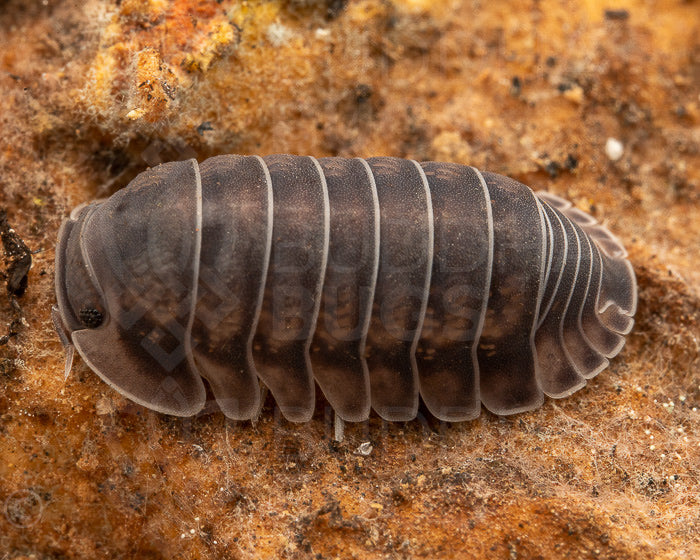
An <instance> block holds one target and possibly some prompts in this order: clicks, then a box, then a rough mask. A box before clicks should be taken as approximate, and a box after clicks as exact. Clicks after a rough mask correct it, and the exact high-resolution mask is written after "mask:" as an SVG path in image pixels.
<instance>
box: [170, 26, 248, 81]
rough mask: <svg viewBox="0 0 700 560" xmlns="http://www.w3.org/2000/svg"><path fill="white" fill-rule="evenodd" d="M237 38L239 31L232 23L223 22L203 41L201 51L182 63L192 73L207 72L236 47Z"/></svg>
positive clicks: (186, 58)
mask: <svg viewBox="0 0 700 560" xmlns="http://www.w3.org/2000/svg"><path fill="white" fill-rule="evenodd" d="M237 36H238V33H237V31H236V30H235V28H234V27H233V26H232V25H231V24H230V23H228V22H221V23H219V24H218V25H215V26H214V28H213V29H212V31H211V33H210V34H208V35H207V37H206V38H205V40H204V41H203V44H202V46H201V47H200V48H199V51H197V52H195V53H187V54H186V55H185V59H184V60H183V62H182V65H183V67H184V68H185V69H186V70H188V71H190V72H192V71H195V70H197V71H200V72H206V71H207V70H208V69H209V67H210V66H211V64H212V63H213V62H214V61H215V60H216V59H218V58H220V57H221V56H222V55H223V54H224V53H225V52H226V51H227V50H228V49H229V48H230V47H232V46H233V45H235V41H236V37H237Z"/></svg>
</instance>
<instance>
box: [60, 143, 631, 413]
mask: <svg viewBox="0 0 700 560" xmlns="http://www.w3.org/2000/svg"><path fill="white" fill-rule="evenodd" d="M625 257H626V252H625V250H624V248H623V246H622V245H621V244H620V242H619V241H618V240H617V239H616V238H615V237H614V236H613V235H612V234H611V233H610V232H609V231H608V230H607V229H606V228H604V227H603V226H601V225H599V224H598V223H597V222H596V221H595V220H594V219H593V218H592V217H590V216H589V215H588V214H586V213H584V212H582V211H580V210H577V209H575V208H573V207H572V206H571V205H570V204H569V203H568V202H566V201H564V200H562V199H560V198H557V197H555V196H553V195H550V194H548V193H544V192H540V193H537V195H535V194H534V193H533V192H532V191H531V190H530V189H529V188H528V187H526V186H524V185H522V184H521V183H518V182H517V181H515V180H513V179H509V178H507V177H503V176H500V175H496V174H493V173H487V172H480V171H478V170H476V169H474V168H472V167H468V166H464V165H457V164H451V163H437V162H423V163H417V162H415V161H413V160H402V159H397V158H388V157H377V158H370V159H359V158H358V159H343V158H323V159H315V158H313V157H302V156H292V155H273V156H267V157H264V158H261V157H258V156H235V155H227V156H218V157H213V158H210V159H207V160H206V161H204V162H202V163H201V164H197V162H196V161H195V160H189V161H181V162H175V163H168V164H164V165H159V166H158V167H155V168H153V169H150V170H147V171H145V172H144V173H142V174H140V175H139V176H138V177H136V178H135V179H134V180H133V181H132V182H131V183H130V184H129V186H128V187H126V188H124V189H122V190H120V191H119V192H117V193H116V194H114V195H113V196H111V197H110V198H108V199H106V200H103V201H97V202H94V203H91V204H88V205H84V206H81V207H78V208H76V209H75V210H74V211H73V212H72V214H71V216H70V218H69V219H67V220H66V221H65V222H64V223H63V225H62V227H61V230H60V232H59V239H58V247H57V254H56V295H57V299H58V307H57V308H54V321H55V323H56V325H57V329H58V330H59V334H60V335H61V337H62V339H63V340H64V342H65V343H67V344H68V345H74V347H75V348H76V349H77V350H78V352H79V353H80V355H81V356H82V358H83V359H84V360H85V362H86V363H87V364H88V365H89V366H90V367H91V368H92V369H93V370H94V371H95V372H96V373H97V374H98V375H99V376H100V377H101V378H102V379H104V381H106V382H107V383H108V384H109V385H111V386H112V387H114V388H115V389H116V390H118V391H119V392H121V393H122V394H123V395H125V396H126V397H128V398H130V399H132V400H134V401H136V402H137V403H140V404H142V405H144V406H147V407H149V408H151V409H154V410H157V411H160V412H164V413H168V414H174V415H178V416H189V415H193V414H196V413H197V412H198V411H200V410H201V409H202V408H203V406H204V404H205V401H206V389H205V384H204V383H203V382H202V378H204V379H206V381H207V383H208V385H209V387H210V390H211V392H212V393H213V395H214V397H215V399H216V401H217V403H218V405H219V407H220V408H221V410H222V411H223V413H224V414H225V415H226V416H228V417H230V418H233V419H239V420H242V419H250V418H252V417H254V416H255V415H256V414H257V411H258V410H259V407H260V381H261V382H262V383H263V384H264V385H265V386H267V387H268V388H269V390H270V391H271V392H272V394H273V396H274V398H275V400H276V402H277V404H278V405H279V407H280V409H281V411H282V413H283V414H284V416H285V417H286V418H288V419H289V420H293V421H307V420H309V419H310V417H311V415H312V413H313V409H314V404H315V396H314V388H315V383H318V385H319V387H320V388H321V390H322V391H323V393H324V395H325V397H326V398H327V400H328V401H329V403H330V404H331V406H332V407H333V409H334V410H335V411H336V413H337V415H338V416H339V417H340V418H341V419H343V420H347V421H361V420H364V419H366V418H367V417H368V415H369V412H370V407H371V408H373V409H374V410H375V411H376V412H377V413H378V414H379V415H380V416H381V417H383V418H385V419H387V420H410V419H412V418H414V417H415V416H416V413H417V409H418V404H419V395H420V397H422V399H423V401H424V402H425V405H426V406H427V408H428V409H429V410H430V411H431V413H432V414H434V415H435V416H436V417H437V418H439V419H441V420H447V421H459V420H467V419H471V418H475V417H476V416H478V415H479V413H480V409H481V404H482V403H483V404H484V406H485V407H486V408H487V409H488V410H490V411H492V412H494V413H497V414H512V413H516V412H520V411H525V410H530V409H533V408H536V407H538V406H540V405H541V404H542V402H543V395H544V394H546V395H549V396H552V397H562V396H565V395H569V394H571V393H573V392H574V391H576V390H577V389H579V388H580V387H582V386H583V385H585V383H586V380H587V379H589V378H591V377H593V376H594V375H596V374H598V373H599V372H600V371H602V370H603V369H604V368H605V367H606V366H607V364H608V359H609V358H611V357H613V356H615V355H616V354H617V353H618V352H619V351H620V349H621V348H622V346H623V345H624V337H623V336H622V335H624V334H626V333H628V332H629V331H630V329H631V328H632V325H633V319H632V317H633V315H634V312H635V309H636V304H637V289H636V281H635V276H634V272H633V270H632V267H631V265H630V263H629V262H628V261H627V260H626V258H625ZM70 350H72V348H70ZM69 362H70V359H69ZM69 367H70V363H68V365H67V368H69Z"/></svg>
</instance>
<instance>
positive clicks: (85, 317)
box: [78, 305, 104, 329]
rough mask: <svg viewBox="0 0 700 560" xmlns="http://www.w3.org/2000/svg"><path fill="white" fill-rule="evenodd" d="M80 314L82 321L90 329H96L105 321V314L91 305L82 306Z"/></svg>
mask: <svg viewBox="0 0 700 560" xmlns="http://www.w3.org/2000/svg"><path fill="white" fill-rule="evenodd" d="M78 315H79V317H80V322H81V323H82V324H83V325H85V326H86V327H87V328H88V329H96V328H97V327H99V326H100V325H101V324H102V322H103V321H104V316H103V315H102V313H101V312H100V310H99V309H95V308H94V307H92V306H90V305H86V306H84V307H82V308H81V309H80V313H79V314H78Z"/></svg>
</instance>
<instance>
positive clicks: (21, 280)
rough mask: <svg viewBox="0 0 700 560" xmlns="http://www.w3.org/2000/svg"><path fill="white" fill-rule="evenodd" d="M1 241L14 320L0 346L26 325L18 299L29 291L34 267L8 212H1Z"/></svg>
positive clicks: (3, 273) (0, 340) (0, 341)
mask: <svg viewBox="0 0 700 560" xmlns="http://www.w3.org/2000/svg"><path fill="white" fill-rule="evenodd" d="M0 239H2V247H3V251H4V256H5V271H4V272H2V273H0V274H2V277H3V278H4V280H5V285H6V287H7V295H8V299H9V303H10V307H11V309H12V319H11V321H10V322H9V325H8V329H7V334H5V335H3V336H0V345H3V344H7V342H8V341H9V340H10V338H12V337H13V336H16V335H17V334H19V329H20V327H21V325H23V324H24V318H23V314H22V308H21V307H20V306H19V302H18V301H17V298H19V297H21V296H22V295H23V294H24V292H25V290H26V289H27V274H28V273H29V269H30V268H31V266H32V253H31V251H30V250H29V247H27V245H26V244H25V243H24V241H22V238H21V237H20V236H19V235H17V233H16V232H15V230H14V229H12V228H11V227H10V224H9V223H8V222H7V212H6V211H5V210H4V209H3V210H0Z"/></svg>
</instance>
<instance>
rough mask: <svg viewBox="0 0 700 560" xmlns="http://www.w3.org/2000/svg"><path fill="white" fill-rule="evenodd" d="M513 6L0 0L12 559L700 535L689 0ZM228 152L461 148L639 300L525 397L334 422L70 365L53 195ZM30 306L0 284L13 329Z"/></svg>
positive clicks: (402, 552) (671, 544) (694, 76)
mask: <svg viewBox="0 0 700 560" xmlns="http://www.w3.org/2000/svg"><path fill="white" fill-rule="evenodd" d="M522 6H523V4H521V3H517V2H511V3H505V2H469V1H461V2H460V1H446V2H440V3H438V2H429V1H427V0H410V1H409V0H406V1H404V2H398V1H396V2H389V1H379V0H361V1H354V0H350V1H349V2H344V1H343V0H328V1H326V2H311V1H306V0H288V1H286V2H277V1H262V0H259V1H252V0H251V1H248V2H237V3H236V2H231V1H229V0H222V1H221V2H214V1H211V2H208V1H201V2H200V1H194V0H178V1H176V2H166V1H165V0H150V1H149V0H122V1H121V2H101V1H98V0H88V1H87V2H85V3H77V2H75V3H73V2H68V1H66V2H60V1H55V0H47V1H46V2H43V3H41V2H22V1H19V0H0V92H1V93H2V95H0V130H1V131H2V134H0V184H2V192H1V194H0V208H4V209H6V210H7V213H8V219H9V222H10V224H12V225H13V226H14V228H15V229H16V230H17V232H18V233H19V234H20V235H21V236H22V238H23V239H24V240H25V241H26V242H27V244H28V245H29V246H30V247H31V248H32V249H34V250H42V251H41V252H39V253H37V254H35V255H34V266H33V268H32V270H31V272H30V275H29V287H28V289H27V292H26V294H25V295H24V296H22V297H21V298H20V299H19V302H20V304H21V307H22V310H21V311H22V313H23V315H24V318H25V320H26V325H24V326H21V327H20V328H19V329H18V330H19V331H20V333H19V334H18V335H17V336H13V337H11V339H10V341H9V342H8V343H7V344H6V345H4V346H0V506H2V512H0V557H1V558H8V559H10V558H85V557H91V558H102V557H110V558H131V557H138V558H190V557H198V558H221V557H226V558H253V557H283V558H307V557H314V558H333V557H343V558H347V557H356V558H367V557H382V558H384V557H386V558H410V557H425V558H451V557H455V556H459V557H462V558H479V557H485V556H489V557H498V558H530V557H532V558H537V557H540V558H556V557H567V558H615V559H624V558H652V557H653V558H697V557H699V556H700V538H699V537H698V535H700V490H699V489H698V480H699V479H700V437H699V431H700V412H698V408H700V360H699V357H698V352H699V344H700V343H699V342H698V340H699V337H700V327H699V326H698V321H699V318H698V317H699V315H700V299H699V297H698V290H700V273H699V269H698V265H697V263H698V259H699V258H700V251H699V250H698V239H700V153H699V152H700V147H699V146H700V98H699V97H698V92H699V91H700V61H699V59H700V43H698V29H699V26H700V16H699V15H698V14H699V12H698V4H697V2H694V1H692V0H691V1H686V2H683V1H681V0H663V1H660V2H653V3H649V2H643V1H641V0H624V1H621V2H618V3H616V4H615V5H614V6H615V8H616V10H609V11H607V12H606V9H607V8H610V5H609V4H608V3H605V2H601V1H598V0H593V1H589V2H584V3H581V2H568V1H555V0H542V1H541V2H536V3H532V4H527V7H525V8H523V7H522ZM609 138H614V139H617V140H618V141H619V142H620V143H621V144H622V148H623V150H622V154H621V155H620V150H619V147H620V146H619V145H617V144H615V143H614V142H608V139H609ZM606 145H607V146H608V147H607V148H606ZM613 148H614V149H613ZM226 152H237V153H260V154H266V153H274V152H292V153H309V154H313V155H317V156H325V155H343V156H354V155H360V156H370V155H394V156H401V157H411V158H415V159H420V160H424V159H437V160H447V161H457V162H462V163H470V164H473V165H476V166H479V167H482V168H485V169H489V170H492V171H495V172H498V173H504V174H507V175H511V176H514V177H515V178H517V179H519V180H521V181H523V182H525V183H527V184H529V185H531V186H533V187H535V188H544V189H549V190H551V191H552V192H555V193H556V194H560V195H562V196H565V197H567V198H570V199H571V200H573V202H574V203H575V204H576V205H578V206H579V207H580V208H581V209H583V210H586V211H589V212H591V213H592V214H593V215H594V216H595V217H596V218H598V219H599V220H601V221H602V222H604V223H605V224H607V225H609V226H610V228H611V229H612V230H613V231H614V232H616V233H618V234H619V236H620V237H621V238H622V240H623V241H624V243H625V245H626V246H627V247H628V249H629V251H630V254H631V259H632V262H633V264H634V266H635V269H636V271H637V275H638V279H639V284H640V306H639V312H638V314H637V326H636V328H635V330H634V331H633V334H632V335H631V336H630V337H629V339H628V344H627V347H626V348H625V350H624V351H623V353H622V354H621V355H620V356H619V357H618V358H616V359H615V360H614V362H613V363H612V365H611V367H610V368H609V369H608V370H606V371H605V372H604V373H603V374H601V375H600V376H599V377H598V378H596V379H593V380H592V381H591V382H590V383H589V386H588V387H587V388H585V389H583V390H582V391H579V392H578V393H576V394H575V395H573V396H572V397H569V398H567V399H563V400H560V401H553V400H548V401H547V402H546V404H545V406H544V407H543V408H542V409H540V410H538V411H535V412H532V413H528V414H522V415H518V416H513V417H508V418H498V417H495V416H493V415H490V414H488V413H484V414H483V415H482V416H481V418H480V419H479V420H477V421H474V422H469V423H464V424H455V425H450V426H440V425H435V424H433V423H431V422H428V421H423V422H421V421H415V422H411V423H408V424H386V423H382V422H381V421H380V420H379V419H378V418H376V417H373V418H372V419H371V421H370V422H369V423H368V424H364V425H351V426H349V427H348V429H347V437H346V440H345V441H344V442H343V443H342V444H336V443H333V442H332V441H331V438H330V434H331V433H332V423H331V417H330V414H329V413H328V411H327V409H326V407H325V406H324V403H323V402H322V400H321V399H319V403H318V413H317V415H316V417H315V418H314V420H313V421H312V422H310V423H308V424H304V425H292V424H289V423H287V422H284V421H283V420H281V419H280V418H279V414H278V413H276V411H275V410H274V408H273V404H272V402H271V401H268V406H267V407H266V408H265V409H264V411H263V414H262V417H261V419H260V421H259V422H258V423H257V425H255V426H251V425H250V424H238V425H235V424H232V423H230V422H226V421H225V420H224V418H223V416H222V415H221V414H215V413H212V414H205V415H202V416H200V417H197V418H194V419H192V420H182V419H175V418H170V417H165V416H162V415H158V414H155V413H152V412H150V411H147V410H144V409H142V408H140V407H138V406H136V405H133V404H131V403H129V402H127V401H126V400H124V399H122V398H121V397H119V396H118V395H117V394H116V393H115V392H113V391H112V390H110V389H109V388H108V387H107V386H106V385H105V384H104V383H102V382H101V381H99V379H98V378H97V377H96V376H95V375H94V374H93V373H91V372H90V371H89V370H88V368H87V367H86V366H85V365H84V364H83V363H82V362H78V363H77V364H76V365H75V366H74V368H73V372H72V374H71V375H70V376H69V377H68V379H67V380H65V381H64V379H63V373H62V372H63V353H62V351H61V347H60V345H59V343H58V340H57V338H56V336H55V334H54V332H53V331H52V328H51V326H50V320H49V309H50V306H51V304H52V303H53V300H54V296H53V287H52V279H53V255H54V253H53V246H54V242H55V238H56V232H57V228H58V226H59V224H60V220H61V219H62V217H63V216H64V215H65V214H66V213H67V212H68V210H69V209H70V208H71V207H73V206H74V205H76V204H78V203H80V202H83V201H85V200H89V199H91V198H94V197H98V196H105V195H107V194H109V193H111V192H113V191H114V190H115V189H117V188H119V187H121V186H123V185H125V184H126V183H127V182H128V181H129V180H130V179H131V178H132V177H133V176H134V175H135V174H136V173H138V172H139V171H141V170H143V169H144V168H145V167H146V166H147V165H152V164H155V163H158V162H160V161H167V160H170V159H175V158H184V157H190V156H196V157H198V158H199V159H200V160H201V159H203V158H205V157H207V156H210V155H213V154H217V153H226ZM3 293H4V290H3ZM16 313H17V311H13V309H12V308H11V306H10V303H9V301H8V299H7V297H6V296H4V295H2V296H1V297H0V323H1V324H0V327H2V329H8V328H10V326H9V325H10V323H12V322H13V321H14V320H15V319H16ZM15 324H16V323H15ZM5 333H6V331H5V330H3V332H0V335H3V334H5ZM367 441H369V442H371V446H369V445H365V446H363V447H362V448H360V445H361V444H362V443H363V442H367ZM358 449H359V450H358ZM368 452H369V453H368Z"/></svg>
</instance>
